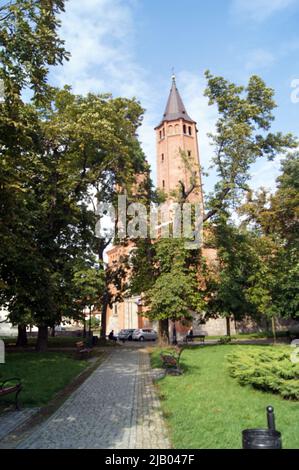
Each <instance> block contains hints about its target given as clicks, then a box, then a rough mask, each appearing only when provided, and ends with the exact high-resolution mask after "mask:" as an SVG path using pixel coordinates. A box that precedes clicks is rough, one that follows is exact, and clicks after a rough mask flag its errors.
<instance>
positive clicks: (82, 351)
mask: <svg viewBox="0 0 299 470" xmlns="http://www.w3.org/2000/svg"><path fill="white" fill-rule="evenodd" d="M76 348H77V351H76V357H77V358H78V359H86V358H88V357H89V356H90V355H91V353H92V349H91V348H87V347H86V346H85V344H84V342H83V341H78V342H77V343H76Z"/></svg>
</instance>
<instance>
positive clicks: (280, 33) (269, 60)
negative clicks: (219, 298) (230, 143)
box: [50, 0, 299, 193]
mask: <svg viewBox="0 0 299 470" xmlns="http://www.w3.org/2000/svg"><path fill="white" fill-rule="evenodd" d="M61 22H62V27H61V30H60V35H61V36H62V38H63V39H64V40H65V46H66V49H67V50H68V51H69V52H70V53H71V59H70V61H69V62H67V63H65V64H64V65H63V67H56V68H55V69H54V70H52V71H51V76H50V81H51V83H53V84H55V85H59V86H63V85H64V84H70V85H71V86H72V87H73V91H74V92H75V93H82V94H85V93H87V92H89V91H90V92H96V93H106V92H111V93H112V94H113V95H114V96H126V97H136V98H137V99H138V100H139V101H140V102H141V105H142V106H143V107H144V108H145V110H146V111H145V115H144V121H143V125H142V127H141V129H140V132H139V136H140V140H141V142H142V146H143V149H144V152H145V154H146V157H147V159H148V161H149V163H150V164H151V167H152V178H153V180H154V182H155V178H156V164H155V162H156V154H155V132H154V127H155V126H156V125H157V124H158V123H159V121H160V120H161V117H162V114H163V112H164V108H165V105H166V101H167V97H168V94H169V90H170V86H171V75H172V73H173V70H174V72H175V75H176V80H177V86H178V89H179V91H180V94H181V96H182V98H183V101H184V103H185V106H186V108H187V112H188V113H189V115H190V116H191V117H192V118H193V119H194V120H196V121H197V126H198V131H199V133H198V135H199V150H200V159H201V164H202V166H203V168H204V169H205V170H208V168H209V166H210V164H211V157H212V155H213V149H212V147H211V146H210V145H209V139H208V137H207V133H209V132H212V131H213V128H214V125H215V121H216V119H217V110H216V109H215V108H214V107H210V106H209V105H208V103H207V99H206V98H205V97H204V96H203V92H204V89H205V79H204V71H205V70H207V69H209V70H210V71H211V72H212V73H213V74H215V75H221V76H224V77H225V78H226V79H229V80H232V81H234V82H235V83H238V84H246V82H247V80H248V78H249V77H250V75H252V74H258V75H260V76H261V77H262V78H263V79H264V80H265V81H266V83H267V85H269V86H271V87H273V88H274V89H275V91H276V101H277V104H278V108H277V109H276V110H275V116H276V120H275V122H274V125H273V129H274V130H279V131H283V132H293V133H294V134H295V135H297V136H298V137H299V28H298V25H299V0H248V1H247V0H210V1H209V2H207V1H204V0H184V1H183V0H163V1H161V0H84V1H81V0H68V1H67V2H66V11H65V13H63V14H62V15H61ZM296 80H297V88H294V86H295V85H296ZM292 85H293V88H292ZM297 91H298V92H297ZM292 93H293V97H294V96H295V98H298V99H293V100H292V99H291V96H292ZM296 101H298V102H296ZM279 168H280V159H279V158H278V159H276V160H275V161H273V162H267V161H266V160H264V161H260V162H259V163H258V164H256V165H255V166H254V167H253V168H252V171H251V175H252V179H251V185H252V187H253V188H255V189H257V188H258V187H260V186H263V187H266V188H269V189H272V190H273V188H274V187H275V179H276V177H277V175H278V174H279ZM214 184H215V175H214V174H213V171H212V172H210V175H209V176H208V177H205V178H204V191H205V192H206V193H208V192H209V191H211V190H212V188H213V185H214Z"/></svg>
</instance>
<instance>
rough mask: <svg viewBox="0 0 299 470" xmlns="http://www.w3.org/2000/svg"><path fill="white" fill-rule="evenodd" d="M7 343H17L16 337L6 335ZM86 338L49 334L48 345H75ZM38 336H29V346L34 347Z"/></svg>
mask: <svg viewBox="0 0 299 470" xmlns="http://www.w3.org/2000/svg"><path fill="white" fill-rule="evenodd" d="M2 339H3V340H4V342H5V344H6V345H8V344H15V343H16V341H17V338H16V337H4V338H2ZM84 339H85V338H82V337H79V336H54V337H52V336H49V338H48V347H50V348H51V347H52V348H64V347H75V344H76V343H77V342H78V341H82V340H84ZM36 340H37V338H36V337H31V338H30V337H29V338H28V346H29V347H32V346H35V344H36Z"/></svg>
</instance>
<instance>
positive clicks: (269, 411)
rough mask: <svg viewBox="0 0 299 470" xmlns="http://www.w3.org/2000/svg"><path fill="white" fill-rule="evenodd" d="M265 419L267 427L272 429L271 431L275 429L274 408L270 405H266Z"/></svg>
mask: <svg viewBox="0 0 299 470" xmlns="http://www.w3.org/2000/svg"><path fill="white" fill-rule="evenodd" d="M267 421H268V429H272V431H275V416H274V408H273V407H272V406H267Z"/></svg>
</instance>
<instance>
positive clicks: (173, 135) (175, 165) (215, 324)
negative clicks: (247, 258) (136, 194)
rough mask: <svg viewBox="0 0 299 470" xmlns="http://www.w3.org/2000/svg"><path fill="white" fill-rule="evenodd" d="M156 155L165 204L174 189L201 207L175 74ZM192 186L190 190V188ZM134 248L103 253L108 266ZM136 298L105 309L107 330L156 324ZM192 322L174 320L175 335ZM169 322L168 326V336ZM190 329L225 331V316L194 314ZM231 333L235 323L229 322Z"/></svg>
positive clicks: (188, 124) (193, 149) (210, 257)
mask: <svg viewBox="0 0 299 470" xmlns="http://www.w3.org/2000/svg"><path fill="white" fill-rule="evenodd" d="M155 133H156V158H157V182H156V183H157V188H158V189H160V190H161V191H163V192H164V193H165V194H166V195H167V201H166V204H167V203H169V204H171V202H172V201H174V200H176V198H177V195H178V191H184V192H185V194H188V196H187V197H186V199H185V202H190V203H198V204H200V205H201V207H202V208H203V192H202V181H201V167H200V155H199V146H198V130H197V125H196V122H195V121H194V120H193V119H192V118H191V117H190V116H189V115H188V113H187V110H186V108H185V106H184V103H183V100H182V98H181V96H180V93H179V91H178V88H177V85H176V80H175V77H174V76H173V77H172V84H171V89H170V93H169V96H168V100H167V104H166V108H165V111H164V114H163V116H162V119H161V121H160V123H159V124H158V125H157V126H156V128H155ZM191 189H192V191H190V190H191ZM133 248H134V247H133V246H132V244H129V245H128V246H126V247H124V246H114V247H113V248H112V249H110V250H109V251H108V252H107V255H108V265H109V266H113V264H114V263H117V262H118V260H120V258H121V256H122V255H123V254H129V252H130V251H131V250H132V249H133ZM203 254H204V256H206V258H207V261H208V262H215V257H216V252H215V250H211V249H203ZM139 304H140V297H134V298H128V299H125V300H124V301H122V302H116V303H114V305H113V306H112V308H108V312H107V330H108V331H111V330H114V332H115V333H118V332H119V331H120V330H121V329H123V328H143V327H144V328H145V327H151V326H152V327H157V323H156V322H155V323H154V324H153V323H151V322H150V321H149V320H148V319H147V318H146V316H145V313H144V315H142V306H140V305H139ZM191 324H192V323H184V324H182V323H181V322H176V331H177V335H178V337H181V336H183V335H185V334H186V332H187V331H188V329H189V328H190V326H191ZM172 328H173V325H170V335H171V330H172ZM193 330H194V331H195V332H196V331H199V330H200V331H204V332H205V333H206V334H210V335H211V334H225V331H226V322H225V319H217V320H208V321H207V322H206V323H205V324H204V325H202V324H201V323H199V321H198V319H197V318H196V316H195V317H194V320H193ZM231 331H232V334H233V333H234V332H235V325H234V323H232V325H231Z"/></svg>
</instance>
